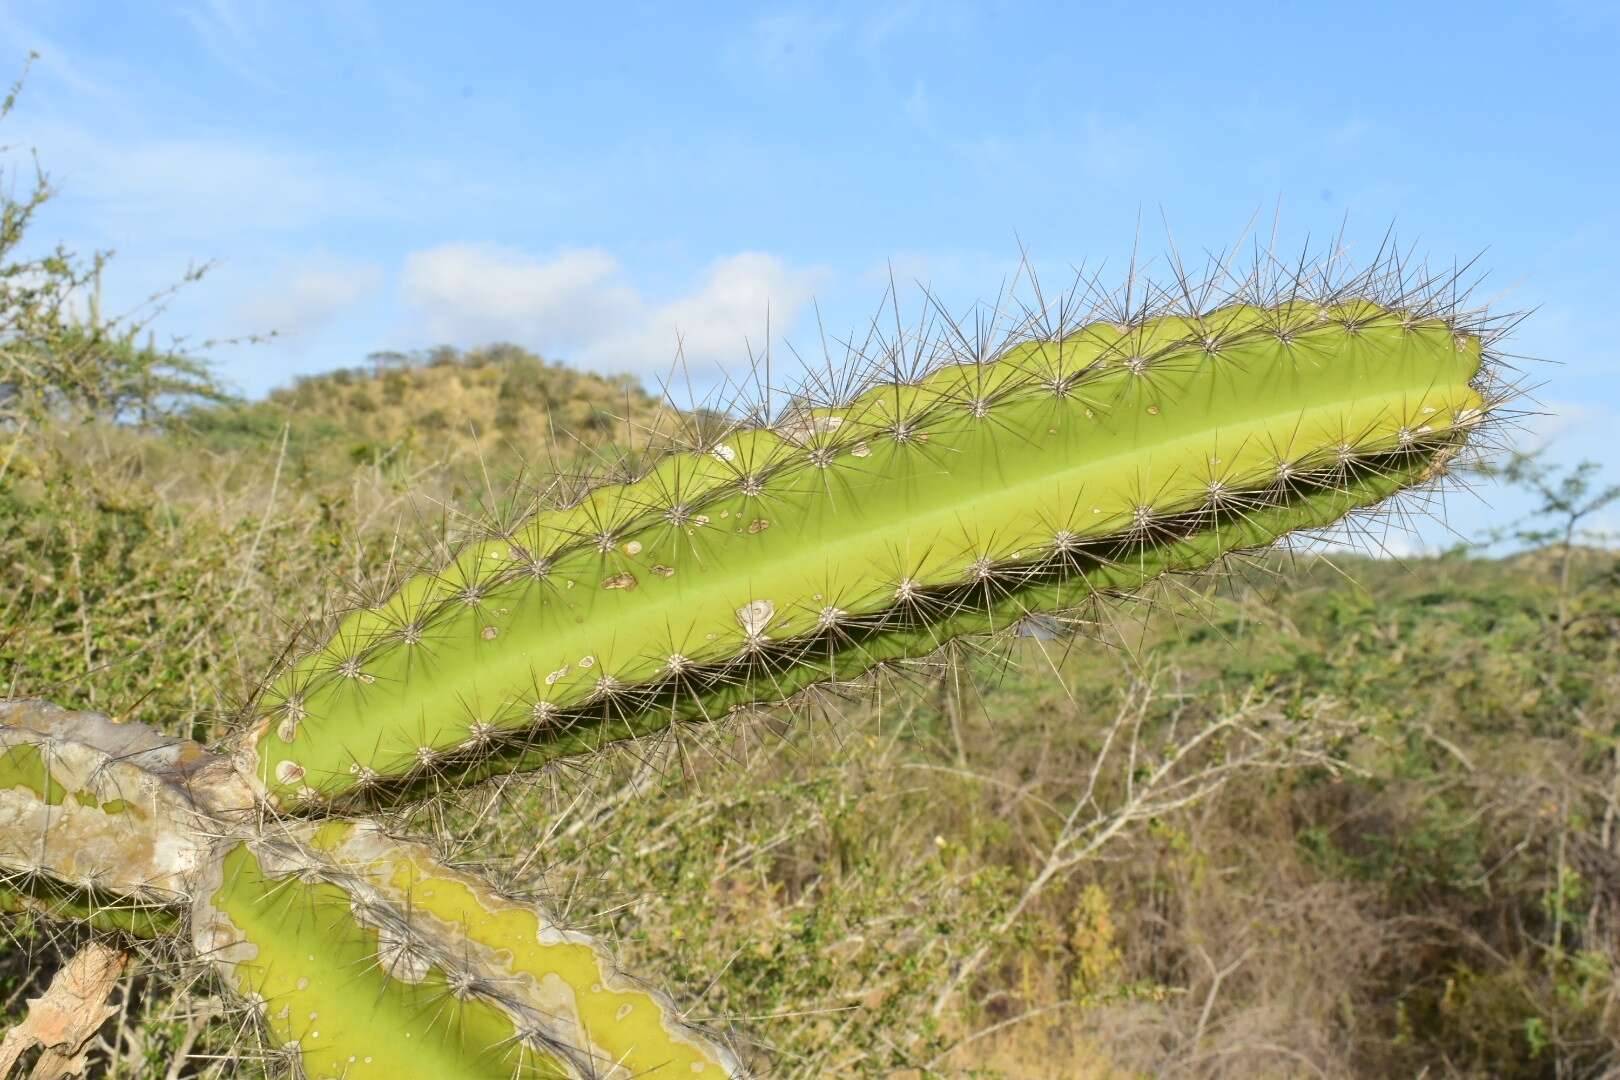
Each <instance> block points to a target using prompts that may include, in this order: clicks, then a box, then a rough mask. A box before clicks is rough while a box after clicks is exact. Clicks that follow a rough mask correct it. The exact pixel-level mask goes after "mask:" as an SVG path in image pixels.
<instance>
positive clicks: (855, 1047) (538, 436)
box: [0, 346, 1620, 1078]
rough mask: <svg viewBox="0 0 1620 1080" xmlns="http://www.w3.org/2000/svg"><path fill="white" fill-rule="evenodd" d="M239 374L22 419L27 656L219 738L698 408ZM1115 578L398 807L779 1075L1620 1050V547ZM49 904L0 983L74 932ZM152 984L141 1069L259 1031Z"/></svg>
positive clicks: (1504, 1065) (547, 392)
mask: <svg viewBox="0 0 1620 1080" xmlns="http://www.w3.org/2000/svg"><path fill="white" fill-rule="evenodd" d="M214 398H215V399H214V400H205V399H203V398H193V399H192V400H191V402H190V403H189V404H188V403H182V402H180V401H178V400H176V399H175V398H174V395H173V393H170V395H169V398H168V399H167V404H168V405H169V406H170V408H168V409H167V410H164V409H160V408H158V407H157V406H158V405H159V404H162V403H161V402H153V403H152V404H153V408H152V410H151V418H150V419H149V420H148V421H147V422H145V423H141V422H138V421H134V420H131V419H130V418H129V415H128V414H129V410H124V412H125V414H126V415H125V416H124V419H123V421H122V422H114V421H113V418H112V417H111V416H109V415H108V414H107V412H106V410H105V409H104V408H102V409H98V408H96V407H92V404H93V403H90V404H87V403H86V402H85V401H83V400H78V399H72V398H71V395H69V396H68V398H64V399H63V400H59V401H57V402H56V403H55V404H54V405H53V407H52V408H51V409H50V410H45V411H38V410H36V411H34V412H33V413H26V411H25V410H18V411H16V412H15V414H14V416H13V417H12V419H10V420H9V421H8V422H7V423H6V426H5V427H4V429H3V432H0V566H4V567H5V568H6V571H5V574H4V576H3V577H0V694H4V695H40V696H46V697H49V698H52V699H54V700H56V701H58V702H61V703H62V704H65V705H72V706H81V707H90V708H95V709H99V710H103V711H106V712H109V713H111V714H113V715H115V716H130V717H133V716H139V717H140V718H141V719H143V720H146V721H149V722H155V723H159V724H162V725H164V726H166V727H168V728H169V729H171V730H174V731H176V732H186V733H191V734H195V735H197V736H200V737H218V736H219V735H221V734H223V733H224V732H225V731H226V730H227V729H228V726H229V724H230V722H231V720H232V718H233V716H234V715H236V713H237V711H238V710H239V708H240V707H241V703H242V702H244V701H245V700H246V699H247V697H248V696H249V695H251V694H252V692H253V690H254V688H255V686H256V680H257V679H258V678H259V677H260V675H261V674H262V673H263V672H264V671H266V670H267V669H268V667H269V665H270V663H271V661H272V659H273V657H274V655H275V654H276V652H277V651H278V650H279V649H281V648H282V647H284V646H285V644H286V642H287V641H288V640H290V639H292V638H294V637H296V636H297V634H298V633H299V632H300V629H301V628H302V627H303V626H305V625H306V624H307V623H308V622H309V621H310V620H311V619H313V618H315V617H317V616H318V615H319V614H320V613H321V611H322V610H323V607H324V606H325V605H330V604H334V603H343V602H344V599H343V598H344V597H345V596H348V595H353V594H354V593H355V592H356V591H358V592H360V593H362V594H363V593H364V592H365V590H366V589H368V588H372V587H376V585H377V583H378V582H379V580H380V579H381V578H383V577H385V576H386V573H385V570H386V568H387V567H388V566H389V565H390V564H391V563H393V562H398V563H409V562H411V561H413V560H415V559H418V558H432V557H434V552H435V550H437V549H438V548H440V547H441V546H442V545H444V544H445V543H448V542H451V541H453V539H454V536H455V535H456V533H457V532H458V531H459V530H461V529H464V528H465V527H466V526H467V524H468V522H469V521H472V520H477V519H487V517H488V516H489V515H492V514H499V513H502V512H504V511H503V509H502V508H503V507H511V506H514V505H521V504H522V501H523V494H522V493H523V491H524V485H530V486H537V487H542V488H543V487H544V486H546V485H547V484H548V483H551V482H553V479H554V476H555V475H556V473H557V472H558V471H559V470H560V471H562V472H564V473H566V472H568V471H570V470H572V469H575V468H583V467H586V466H588V465H592V464H594V465H595V466H596V467H598V468H601V467H606V466H607V465H609V464H610V463H611V462H612V460H614V459H615V458H616V457H618V456H619V455H621V454H624V453H635V452H639V450H640V449H642V448H644V447H645V446H646V445H647V443H648V441H649V440H651V439H653V438H654V437H655V434H656V433H657V432H659V431H665V430H669V428H670V427H672V426H673V425H675V424H676V423H678V422H680V421H681V420H682V418H681V417H680V416H678V415H677V414H675V413H673V412H670V411H666V410H663V409H661V408H660V407H659V406H658V404H657V402H656V401H655V400H654V399H652V398H651V397H649V396H648V395H646V394H645V393H643V392H641V391H639V390H638V389H636V388H635V386H634V385H632V384H631V383H630V382H628V381H627V380H623V379H610V378H602V377H598V376H594V375H589V374H584V373H580V372H576V371H572V370H570V369H567V368H564V367H561V366H558V365H555V364H550V363H547V362H545V361H543V360H541V359H540V358H537V357H535V356H532V355H530V354H528V353H525V352H523V351H522V350H520V349H516V348H514V347H510V346H500V347H494V348H490V349H483V350H476V351H472V352H468V353H457V352H454V351H449V350H440V351H437V352H432V353H428V354H425V355H422V356H418V357H410V358H402V357H387V358H380V359H378V360H375V361H373V363H371V364H370V365H368V366H366V367H363V368H357V369H354V370H348V371H341V372H336V373H333V374H330V375H326V376H320V377H315V378H310V379H305V380H302V381H300V382H299V383H298V384H296V385H295V386H293V387H290V388H287V389H284V390H281V391H278V392H276V393H274V394H272V395H271V396H270V397H269V398H268V399H265V400H263V401H258V402H251V403H249V402H241V401H232V400H229V399H228V398H223V397H220V396H219V395H214ZM11 400H12V402H13V403H14V404H15V403H16V402H17V401H18V400H21V399H19V398H17V397H13V398H12V399H11ZM136 412H137V413H138V412H140V410H136ZM160 414H161V415H160ZM1103 616H1104V617H1103V621H1102V622H1100V623H1099V624H1098V625H1096V626H1094V627H1091V628H1089V630H1088V632H1087V633H1086V634H1084V635H1082V636H1081V637H1080V638H1077V639H1075V640H1068V639H1057V640H1052V641H1040V640H1023V641H1020V642H1017V643H1016V644H1013V645H1005V644H998V645H994V646H991V647H989V648H985V647H982V646H976V645H970V646H967V647H964V648H961V649H959V650H957V651H956V652H954V653H952V654H951V655H950V656H948V657H944V658H940V659H937V660H935V661H932V662H930V663H927V664H919V665H915V666H912V667H910V668H906V669H903V670H901V671H899V672H896V673H893V674H892V675H890V676H888V677H886V678H885V680H884V681H883V682H882V683H881V684H879V685H878V686H877V687H876V689H877V694H876V696H875V697H874V696H850V697H840V696H826V697H821V698H817V699H814V700H811V701H806V702H802V703H800V704H799V705H798V706H796V707H795V708H794V709H792V710H778V711H775V712H772V713H769V714H766V715H763V716H760V717H756V718H742V719H739V720H736V721H734V722H732V723H729V724H727V725H725V726H724V727H723V729H721V730H717V731H704V730H694V731H688V732H686V733H683V734H682V735H681V736H680V737H679V738H678V739H675V740H671V741H668V742H665V743H662V744H659V745H658V746H656V747H653V748H648V747H637V748H632V749H630V750H626V751H625V752H622V753H619V754H617V755H611V756H610V757H609V758H608V759H607V760H605V761H603V762H602V763H600V765H599V766H598V767H597V768H596V769H595V770H594V771H592V772H591V773H589V774H587V775H582V774H579V773H577V772H569V773H567V774H551V775H548V776H545V777H542V778H541V779H540V780H539V781H537V782H536V783H533V784H530V785H526V786H519V787H511V788H507V789H505V790H501V791H498V792H489V791H484V792H475V793H472V794H469V795H467V796H465V797H463V798H462V799H461V800H460V801H458V802H457V803H456V804H454V805H452V806H451V807H449V808H447V809H440V810H435V811H434V812H433V814H432V815H431V817H432V820H427V819H421V820H417V821H402V822H401V824H402V825H405V826H409V827H413V828H416V829H419V830H427V831H432V832H434V833H436V834H437V835H440V836H442V837H445V838H446V840H445V842H446V844H447V845H449V847H450V849H451V851H452V853H453V854H455V855H457V856H461V857H466V858H469V859H473V858H476V859H479V860H492V861H494V862H496V863H497V864H498V865H499V867H501V872H502V874H503V875H504V880H506V881H507V882H508V883H509V884H511V885H513V886H514V887H519V888H523V889H529V890H535V889H538V890H539V891H541V892H542V893H544V894H545V895H547V896H549V897H550V899H551V902H552V903H553V904H554V905H555V906H556V907H557V908H558V909H559V910H560V911H562V912H563V913H564V914H565V916H566V917H567V918H568V919H569V920H571V921H573V922H575V923H577V924H580V925H582V926H585V927H587V928H590V929H593V930H595V931H598V932H601V933H605V934H606V935H607V936H608V937H609V938H611V939H614V940H616V941H617V942H618V943H619V948H620V950H621V952H622V954H623V955H624V958H625V960H626V962H627V963H628V964H629V965H630V966H631V968H632V970H640V971H646V972H657V973H660V974H661V975H662V976H663V977H664V979H665V980H666V982H667V983H668V984H669V985H670V987H671V989H673V990H675V991H676V992H677V996H678V998H680V999H681V1000H685V1001H690V1002H698V1003H700V1004H699V1005H698V1006H697V1007H698V1008H699V1009H700V1010H701V1011H702V1012H704V1014H706V1015H710V1016H718V1017H730V1018H734V1020H735V1022H736V1024H737V1026H738V1027H739V1028H740V1029H741V1030H742V1031H744V1032H746V1033H748V1034H749V1035H750V1036H751V1037H752V1038H754V1039H755V1040H757V1042H758V1046H757V1050H758V1052H759V1054H760V1056H761V1060H764V1061H768V1062H770V1063H771V1065H772V1067H773V1068H774V1070H775V1071H776V1073H777V1074H779V1075H784V1076H824V1075H850V1076H906V1077H923V1076H938V1075H966V1074H968V1073H970V1072H972V1071H974V1070H980V1071H981V1072H980V1073H979V1074H980V1075H987V1076H988V1075H1003V1076H1010V1077H1071V1076H1098V1077H1101V1076H1121V1077H1123V1076H1156V1075H1170V1074H1176V1075H1191V1076H1210V1077H1215V1076H1232V1077H1239V1076H1241V1077H1264V1076H1276V1077H1296V1076H1298V1077H1305V1076H1331V1077H1341V1076H1345V1077H1348V1076H1388V1075H1414V1076H1415V1075H1427V1076H1469V1077H1475V1076H1477V1077H1487V1076H1489V1077H1502V1076H1521V1077H1548V1078H1554V1077H1556V1078H1565V1077H1597V1076H1602V1075H1607V1074H1609V1072H1611V1071H1612V1070H1614V1069H1615V1068H1617V1067H1620V1002H1617V998H1616V983H1615V963H1616V957H1617V956H1620V950H1617V946H1620V942H1617V940H1616V932H1617V928H1620V913H1617V911H1616V900H1617V897H1620V705H1617V704H1616V701H1617V692H1620V655H1617V653H1620V559H1617V557H1616V556H1615V554H1614V553H1612V552H1608V551H1603V550H1599V549H1588V548H1582V547H1579V546H1571V547H1561V546H1556V545H1555V546H1553V547H1550V548H1545V549H1540V550H1531V551H1527V552H1523V553H1520V554H1516V555H1513V556H1511V557H1508V558H1503V559H1483V558H1472V557H1469V556H1468V555H1467V554H1466V553H1463V552H1459V553H1457V554H1454V555H1452V556H1448V557H1445V558H1437V559H1427V560H1421V561H1416V562H1408V563H1400V562H1395V561H1375V560H1370V559H1367V558H1362V557H1338V558H1334V559H1332V560H1331V561H1329V560H1324V559H1307V558H1304V557H1299V558H1294V559H1289V558H1284V557H1278V558H1274V559H1271V560H1268V561H1266V562H1264V563H1259V564H1251V565H1243V566H1234V567H1232V568H1229V572H1228V573H1226V574H1225V575H1224V576H1222V577H1219V578H1202V579H1196V580H1191V581H1188V582H1178V583H1176V584H1175V585H1173V586H1172V587H1168V588H1166V589H1163V590H1161V591H1159V592H1158V593H1157V594H1156V595H1155V597H1154V600H1153V602H1152V603H1151V604H1143V605H1138V606H1135V607H1125V608H1118V609H1111V610H1108V611H1106V612H1104V613H1103ZM1221 717H1226V718H1229V719H1230V720H1231V721H1232V723H1231V725H1230V726H1229V727H1227V728H1226V729H1224V731H1223V732H1222V734H1221V736H1220V738H1219V739H1218V740H1215V741H1213V742H1211V743H1209V744H1207V745H1203V746H1201V747H1200V748H1199V749H1197V750H1196V751H1195V752H1194V753H1192V754H1191V755H1190V756H1188V757H1187V758H1186V759H1185V761H1183V762H1182V763H1181V764H1179V765H1177V766H1176V769H1177V771H1173V772H1172V773H1171V774H1170V776H1171V778H1172V779H1175V778H1176V777H1180V776H1183V775H1185V776H1186V777H1188V778H1190V779H1189V785H1190V786H1188V787H1186V788H1181V789H1177V788H1173V787H1172V788H1168V789H1164V790H1163V793H1162V797H1159V796H1155V798H1157V799H1158V801H1154V798H1150V799H1148V800H1147V801H1145V802H1143V801H1141V800H1140V799H1138V801H1136V802H1133V801H1132V799H1133V797H1134V796H1133V795H1132V792H1133V791H1134V792H1138V793H1140V792H1142V791H1151V790H1154V789H1152V786H1151V784H1149V783H1148V782H1147V780H1146V778H1147V777H1148V776H1149V774H1151V773H1152V772H1153V770H1154V769H1155V768H1157V766H1158V765H1159V764H1161V763H1163V762H1165V761H1166V760H1167V755H1172V754H1174V752H1175V749H1174V748H1175V747H1177V746H1178V745H1179V744H1180V742H1181V741H1183V740H1184V739H1185V737H1186V733H1187V732H1190V731H1195V730H1198V729H1199V728H1200V726H1201V725H1204V724H1206V723H1208V722H1210V721H1212V720H1214V719H1216V718H1221ZM1110 732H1113V733H1114V735H1115V737H1116V738H1115V741H1113V742H1110V741H1109V740H1108V736H1109V733H1110ZM1133 734H1134V736H1135V740H1136V741H1135V742H1134V743H1133V744H1132V745H1133V746H1134V747H1136V748H1137V749H1138V750H1139V754H1138V756H1137V757H1135V758H1134V759H1132V758H1126V757H1122V756H1121V753H1120V748H1121V746H1122V745H1123V743H1121V742H1120V741H1119V740H1120V739H1123V738H1126V737H1128V736H1131V735H1133ZM1090 780H1094V781H1095V782H1094V783H1093V784H1092V786H1091V787H1090V788H1089V789H1088V786H1087V785H1088V781H1090ZM1088 792H1089V795H1090V798H1088ZM1181 795H1188V796H1192V797H1189V798H1187V799H1185V800H1182V799H1181ZM632 796H633V797H632ZM491 799H493V800H494V803H493V804H491V803H490V802H489V800H491ZM1065 823H1069V825H1070V826H1074V825H1075V823H1078V826H1077V827H1078V829H1079V832H1078V833H1076V832H1075V831H1074V828H1073V827H1071V828H1070V829H1069V830H1068V831H1067V832H1066V831H1065ZM1093 841H1095V843H1093ZM1065 845H1067V846H1065ZM1065 852H1068V853H1069V854H1075V853H1078V854H1079V857H1076V858H1073V859H1072V860H1071V859H1067V858H1066V856H1065ZM1054 867H1056V870H1055V871H1054V872H1051V873H1048V874H1045V875H1044V876H1043V871H1052V870H1053V868H1054ZM10 933H11V934H12V938H13V942H14V943H15V945H16V947H14V948H10V949H8V950H7V951H6V952H5V955H4V957H3V958H0V1004H3V1005H4V1007H5V1009H6V1010H7V1013H6V1014H5V1015H4V1016H0V1025H4V1024H6V1023H9V1022H11V1020H12V1019H14V1017H15V1016H16V1015H17V1012H18V1010H20V1009H21V1008H22V1007H23V1002H24V1001H25V999H26V998H27V997H28V996H29V995H31V994H34V993H37V992H38V988H39V986H40V985H41V983H42V980H43V979H45V978H48V976H49V974H50V971H51V970H52V966H53V964H54V963H55V960H54V959H52V958H53V957H55V956H56V955H57V953H56V952H55V951H54V946H53V945H52V938H51V937H50V935H49V934H47V933H46V932H45V931H44V930H43V929H41V928H38V927H35V926H34V925H33V924H31V923H29V922H27V921H26V920H23V921H18V922H14V923H13V924H11V929H10ZM42 958H43V959H42ZM970 961H971V963H970ZM964 965H967V967H968V970H969V974H968V975H966V976H965V977H964V976H963V975H962V974H961V973H962V972H963V970H964ZM120 1001H121V1003H122V1004H123V1005H124V1012H123V1015H122V1018H121V1019H120V1020H119V1021H118V1022H117V1025H116V1026H115V1027H110V1028H109V1029H108V1031H109V1033H108V1034H107V1035H106V1037H105V1042H104V1045H103V1048H102V1049H101V1050H100V1051H98V1057H97V1061H98V1062H99V1063H100V1066H99V1067H101V1068H102V1069H103V1071H104V1073H105V1074H106V1075H122V1076H158V1075H165V1074H167V1075H171V1076H192V1075H210V1074H213V1073H217V1072H218V1071H219V1070H220V1068H221V1066H220V1065H219V1064H218V1063H217V1062H215V1061H214V1059H213V1058H211V1057H210V1056H209V1055H210V1054H214V1053H216V1052H218V1051H219V1050H220V1049H221V1048H228V1047H229V1046H230V1045H232V1044H233V1042H234V1041H235V1039H236V1031H235V1028H234V1027H233V1025H232V1022H231V1020H230V1019H229V1018H228V1017H226V1018H219V1017H214V1018H212V1019H211V1018H210V1013H209V1012H208V1010H207V1009H206V1008H205V1009H203V1010H202V1011H201V1012H197V1011H194V1010H193V1009H191V1008H190V1007H188V1006H187V1005H186V1004H185V1001H186V998H185V997H184V995H182V996H180V997H175V996H174V995H173V993H172V991H171V990H170V988H169V983H168V981H167V977H166V976H165V975H163V973H161V972H159V973H150V972H148V973H144V974H142V975H140V976H138V977H136V978H133V979H132V980H131V981H130V982H129V983H128V984H127V985H126V987H125V989H124V991H123V996H122V997H121V999H120ZM187 1052H192V1053H195V1054H196V1055H198V1056H196V1057H195V1058H193V1059H187V1058H186V1056H185V1055H186V1054H187ZM245 1068H248V1069H249V1074H250V1075H251V1072H252V1067H250V1066H248V1067H245Z"/></svg>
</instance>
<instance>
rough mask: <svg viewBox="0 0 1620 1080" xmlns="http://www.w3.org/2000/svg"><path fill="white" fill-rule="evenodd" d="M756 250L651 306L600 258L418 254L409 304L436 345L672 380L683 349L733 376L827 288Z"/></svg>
mask: <svg viewBox="0 0 1620 1080" xmlns="http://www.w3.org/2000/svg"><path fill="white" fill-rule="evenodd" d="M820 276H821V275H820V273H819V272H818V271H815V270H805V269H797V268H794V267H791V266H789V265H788V264H787V263H786V262H784V261H783V260H782V259H779V258H777V257H776V256H773V255H767V254H764V253H760V252H743V253H741V254H737V255H731V256H728V257H726V258H723V259H719V260H716V261H715V262H714V263H713V264H711V266H710V267H709V269H708V271H707V273H706V274H705V276H704V278H703V279H702V281H700V282H699V283H698V285H697V286H696V287H695V288H694V289H692V290H691V291H690V292H688V293H686V294H685V295H682V296H678V297H676V298H674V299H672V300H669V301H667V302H663V303H653V302H649V301H648V300H646V299H645V298H644V297H643V296H642V295H641V294H640V293H639V292H638V291H637V290H636V289H635V288H634V287H633V286H631V285H630V284H628V283H627V282H626V281H625V279H624V275H623V272H622V269H621V267H620V266H619V263H618V261H617V260H616V259H614V258H613V257H612V256H611V255H609V254H608V253H606V252H604V251H601V250H597V249H582V250H573V251H564V252H561V253H559V254H557V255H554V256H552V257H550V258H540V257H537V256H534V255H531V254H528V253H526V252H522V251H516V250H513V249H511V248H503V247H497V246H494V245H487V244H446V245H443V246H441V247H436V248H432V249H430V250H427V251H418V252H413V253H411V254H410V255H409V256H408V257H407V258H406V261H405V272H404V276H403V280H402V285H403V290H404V296H405V301H406V304H407V305H408V306H409V307H410V309H411V310H412V311H413V312H414V314H415V315H416V317H417V318H418V319H419V320H420V321H421V323H422V325H423V328H424V329H425V330H426V332H427V335H428V336H429V337H430V338H433V339H434V340H439V341H447V342H455V343H458V344H478V343H483V342H488V341H495V340H509V341H515V342H518V343H520V344H524V345H528V346H530V347H532V348H535V349H537V350H539V351H541V352H543V353H546V354H550V355H555V356H559V357H563V358H567V359H570V360H572V361H574V362H576V363H578V364H580V365H581V366H584V367H589V368H593V369H596V370H601V371H636V372H658V371H664V370H668V369H669V367H670V365H671V364H672V363H673V362H674V360H675V357H676V350H677V348H680V349H681V350H682V351H683V352H684V354H685V357H686V361H687V363H688V365H689V366H690V367H692V368H694V369H697V370H700V371H705V370H709V369H712V368H713V367H715V366H716V365H719V366H730V365H734V364H735V363H736V361H737V360H739V359H740V358H742V357H744V356H746V355H747V348H748V345H749V343H750V342H751V343H752V345H753V347H754V349H755V350H756V351H757V350H759V349H761V348H762V347H763V346H764V344H765V341H764V332H765V322H766V315H767V312H769V313H770V317H771V320H772V324H773V332H780V331H782V330H785V329H786V328H788V327H790V326H791V325H792V324H793V323H794V322H795V321H797V319H798V317H799V315H800V314H801V313H802V312H803V310H804V309H805V306H806V305H807V304H808V302H809V300H810V297H811V293H812V290H813V288H814V286H815V284H816V282H817V281H818V280H819V279H820Z"/></svg>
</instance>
